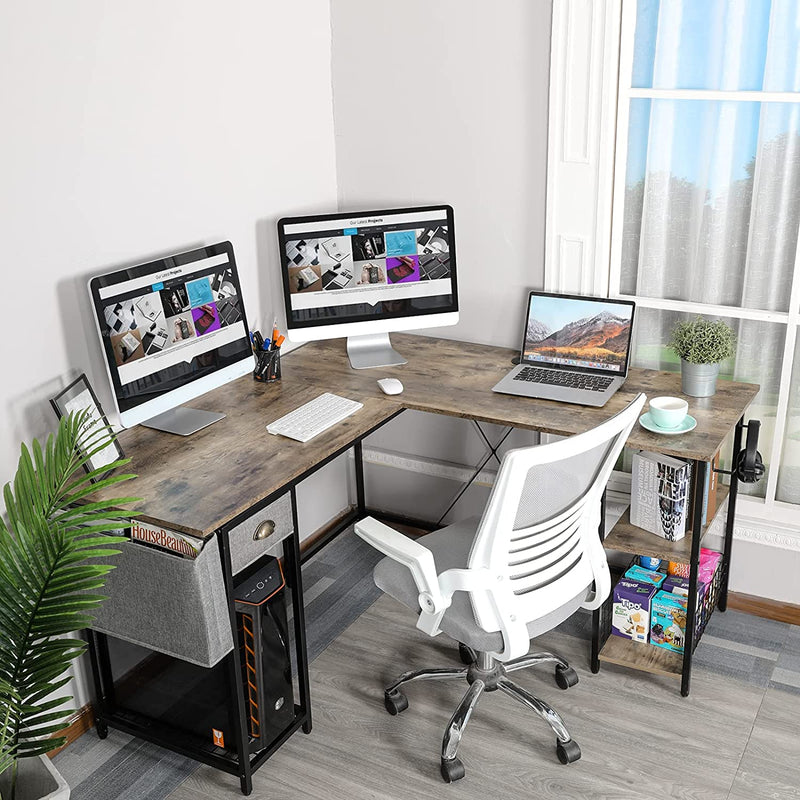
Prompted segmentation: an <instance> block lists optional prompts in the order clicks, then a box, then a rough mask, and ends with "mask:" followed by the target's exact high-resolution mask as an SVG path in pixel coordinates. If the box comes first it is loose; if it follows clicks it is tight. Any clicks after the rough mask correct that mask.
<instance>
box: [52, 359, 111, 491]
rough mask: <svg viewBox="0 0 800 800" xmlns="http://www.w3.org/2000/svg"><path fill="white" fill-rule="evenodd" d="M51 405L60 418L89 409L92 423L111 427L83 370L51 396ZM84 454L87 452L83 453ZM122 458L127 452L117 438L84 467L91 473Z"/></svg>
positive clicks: (104, 476)
mask: <svg viewBox="0 0 800 800" xmlns="http://www.w3.org/2000/svg"><path fill="white" fill-rule="evenodd" d="M50 405H51V406H52V407H53V410H54V411H55V412H56V416H57V417H58V418H59V419H61V418H62V417H65V416H67V414H70V413H73V412H76V411H88V412H89V417H90V418H91V419H92V420H94V422H93V423H92V425H96V424H98V423H99V424H100V425H101V426H102V427H110V424H109V422H108V418H107V417H106V415H105V412H104V411H103V408H102V406H101V405H100V401H99V400H98V399H97V395H96V394H95V393H94V389H92V385H91V384H90V383H89V379H88V378H87V377H86V374H85V373H83V372H81V374H80V375H78V377H77V378H76V379H75V380H74V381H72V383H70V384H69V386H67V387H66V388H64V389H62V390H61V391H60V392H59V393H58V394H57V395H56V396H55V397H53V398H51V399H50ZM82 455H85V454H84V453H82ZM122 458H125V453H124V452H123V451H122V447H121V446H120V444H119V442H118V441H117V440H116V438H115V439H113V440H112V441H110V442H109V443H108V446H107V447H104V448H103V449H102V450H101V451H100V452H98V453H95V454H94V455H93V456H92V457H91V458H90V459H89V460H87V461H86V462H84V464H83V468H84V469H85V470H86V472H87V473H91V472H94V471H95V470H98V469H100V468H102V467H103V466H105V465H106V464H112V463H113V462H114V461H118V460H119V459H122ZM112 472H113V470H108V471H107V472H105V473H103V474H102V475H98V476H94V477H93V478H90V480H91V481H92V483H97V482H98V481H101V480H104V479H105V478H107V477H108V476H109V475H110V474H111V473H112Z"/></svg>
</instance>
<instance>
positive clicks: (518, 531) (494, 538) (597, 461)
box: [468, 394, 646, 661]
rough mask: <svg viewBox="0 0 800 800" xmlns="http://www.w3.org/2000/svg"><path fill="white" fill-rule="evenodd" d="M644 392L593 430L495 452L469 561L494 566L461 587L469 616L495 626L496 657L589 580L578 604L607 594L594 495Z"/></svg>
mask: <svg viewBox="0 0 800 800" xmlns="http://www.w3.org/2000/svg"><path fill="white" fill-rule="evenodd" d="M645 399H646V398H645V396H644V394H640V395H638V397H636V398H635V399H634V400H633V402H631V403H630V404H629V405H628V406H627V407H626V408H625V409H624V410H622V411H620V412H619V413H618V414H616V415H615V416H614V417H612V418H611V419H609V420H607V421H606V422H604V423H602V424H601V425H599V426H598V427H596V428H594V429H593V430H590V431H586V432H585V433H581V434H577V435H576V436H571V437H569V438H567V439H562V440H560V441H557V442H553V443H552V444H545V445H538V446H535V447H526V448H521V449H518V450H511V451H509V452H508V453H507V454H506V455H505V457H504V458H503V462H502V464H501V465H500V470H499V472H498V474H497V480H496V481H495V485H494V488H493V490H492V494H491V496H490V498H489V502H488V503H487V505H486V509H485V510H484V513H483V516H482V518H481V521H480V525H479V527H478V531H477V533H476V535H475V540H474V542H473V544H472V549H471V551H470V555H469V565H468V568H469V569H470V570H488V571H489V574H490V575H491V576H493V580H492V581H491V582H490V584H489V588H486V589H473V590H472V591H471V592H470V597H471V601H472V607H473V610H474V612H475V620H476V622H477V623H478V624H479V625H480V626H481V627H482V628H483V629H484V630H486V631H501V632H502V634H503V640H504V650H503V652H502V653H496V654H495V656H496V657H497V658H499V659H500V660H502V661H507V660H509V659H512V658H517V657H519V656H522V655H524V654H525V653H527V651H528V648H529V646H530V642H529V637H528V630H527V624H528V623H529V622H531V621H533V620H536V619H540V618H542V617H544V616H545V615H547V614H549V613H551V612H553V611H556V610H557V609H558V608H560V607H561V606H564V605H566V604H567V603H569V602H574V600H575V598H576V597H578V596H581V597H583V596H586V595H587V590H588V589H590V588H591V586H592V583H594V591H593V592H590V593H589V594H588V596H587V599H586V601H585V602H584V603H583V606H584V607H585V608H597V607H599V605H600V604H601V603H602V602H603V600H604V599H605V598H606V597H607V596H608V593H609V591H610V590H611V576H610V574H609V571H608V563H607V561H606V555H605V550H604V549H603V545H602V542H601V541H600V537H599V533H598V528H599V525H600V511H601V497H602V493H603V490H604V489H605V486H606V484H607V482H608V478H609V476H610V474H611V470H612V469H613V467H614V463H615V462H616V460H617V457H618V456H619V454H620V451H621V450H622V448H623V446H624V445H625V441H626V439H627V438H628V434H629V433H630V430H631V428H632V427H633V424H634V423H635V422H636V420H637V419H638V416H639V414H640V413H641V410H642V406H643V405H644V402H645Z"/></svg>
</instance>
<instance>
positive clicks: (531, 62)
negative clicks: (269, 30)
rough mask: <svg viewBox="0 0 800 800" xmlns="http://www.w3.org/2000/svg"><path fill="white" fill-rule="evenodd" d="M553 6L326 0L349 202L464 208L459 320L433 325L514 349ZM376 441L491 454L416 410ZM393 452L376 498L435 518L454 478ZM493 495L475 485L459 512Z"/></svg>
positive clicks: (401, 448)
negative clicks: (425, 471) (423, 471)
mask: <svg viewBox="0 0 800 800" xmlns="http://www.w3.org/2000/svg"><path fill="white" fill-rule="evenodd" d="M551 11H552V4H551V2H549V0H504V2H502V3H487V2H485V1H483V0H480V1H479V0H437V2H430V0H382V1H381V2H374V1H373V0H333V2H332V3H331V26H332V31H333V61H332V65H333V100H334V121H335V130H336V165H337V176H338V185H339V202H340V207H341V208H343V209H350V210H358V209H368V208H371V207H372V208H374V207H381V206H386V207H392V206H400V205H405V204H407V205H414V204H420V203H428V202H430V203H436V202H447V203H450V204H452V205H453V207H454V209H455V222H456V225H455V227H456V244H457V255H458V275H459V299H460V304H461V314H460V322H459V323H458V325H456V326H455V327H452V328H438V329H432V330H431V331H430V333H431V334H432V335H434V336H446V337H448V338H455V339H461V340H463V341H472V342H486V343H490V344H497V345H504V346H508V347H518V346H519V340H520V331H521V326H522V310H523V302H524V296H525V292H526V290H527V289H530V288H542V285H543V282H544V217H545V186H546V168H547V98H548V77H549V74H548V70H549V59H550V18H551ZM375 372H376V378H377V377H380V374H378V372H379V371H378V370H376V371H375ZM426 418H427V419H426ZM499 433H500V432H499V431H493V434H494V435H496V436H499ZM529 440H530V436H526V435H525V434H514V436H512V439H511V440H510V441H513V442H515V443H517V444H519V443H521V442H524V441H529ZM369 446H371V447H373V448H378V449H381V450H389V451H392V452H395V453H396V452H401V453H407V454H414V455H420V456H422V457H423V458H425V459H428V460H431V459H432V460H445V461H449V462H456V463H462V464H469V463H476V462H477V461H478V460H479V459H480V456H481V454H482V452H483V447H482V445H481V444H480V440H478V439H476V438H475V433H474V432H473V431H471V430H470V424H469V423H466V422H464V421H463V420H442V419H441V418H438V419H437V418H434V417H431V416H430V415H426V414H418V413H415V414H410V413H408V412H407V413H406V414H404V415H403V416H402V417H400V418H398V420H397V421H396V422H394V423H392V424H391V425H390V426H389V427H387V428H385V429H383V430H382V431H380V432H379V433H377V434H376V435H374V436H373V437H371V439H370V441H369ZM392 463H393V464H395V466H393V467H386V466H377V465H375V466H369V465H368V466H367V470H366V473H367V482H368V500H370V501H371V502H373V503H375V504H376V505H378V506H380V507H384V508H386V507H389V508H393V509H394V510H405V511H407V512H408V511H409V507H410V506H413V508H414V510H415V511H416V513H417V514H419V515H421V516H428V517H433V518H434V519H435V518H436V517H438V512H441V511H443V510H444V509H445V508H446V507H447V505H448V503H449V500H450V499H451V498H452V496H453V495H454V494H455V492H456V490H457V488H458V484H457V483H456V482H455V481H452V480H450V479H446V478H441V477H437V476H436V475H434V474H430V475H427V476H426V475H419V474H417V473H415V470H417V469H418V467H419V465H418V464H415V463H414V462H413V460H412V461H404V460H403V459H402V458H400V459H397V458H395V459H392ZM434 467H435V465H434ZM401 471H402V472H403V473H404V474H401ZM429 471H430V472H433V473H435V472H437V470H436V469H435V468H432V469H431V470H429ZM485 498H486V489H485V488H476V489H475V490H470V493H469V495H468V496H467V497H465V499H464V500H463V501H461V503H460V505H459V507H458V508H457V509H456V516H461V515H463V513H465V512H473V511H476V510H479V509H480V507H481V505H482V503H483V502H484V501H485Z"/></svg>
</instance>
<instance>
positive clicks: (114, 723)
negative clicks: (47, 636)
mask: <svg viewBox="0 0 800 800" xmlns="http://www.w3.org/2000/svg"><path fill="white" fill-rule="evenodd" d="M402 411H403V410H402V409H400V410H398V411H397V412H396V413H395V414H393V415H392V416H390V417H388V418H387V419H385V420H383V421H382V422H380V423H379V424H378V425H376V426H374V427H373V428H371V429H370V430H368V431H366V432H365V433H363V434H362V435H360V436H358V437H357V438H356V439H354V440H353V441H352V442H350V443H348V444H346V445H344V446H343V447H341V448H339V449H338V450H336V451H335V452H334V453H332V454H331V455H329V456H328V457H327V458H325V459H324V460H321V461H320V462H319V463H317V464H315V465H314V466H313V467H311V468H309V469H308V470H306V471H305V472H304V473H302V474H301V475H299V476H298V477H297V478H295V479H293V480H292V481H290V482H288V483H287V484H286V485H285V486H283V487H281V488H280V489H278V490H276V491H275V492H273V493H272V494H271V495H269V496H268V497H266V498H265V499H264V500H262V501H260V502H259V503H257V504H254V505H253V506H252V507H250V508H248V509H247V510H246V511H244V512H242V513H241V514H239V515H237V516H236V517H234V518H233V519H232V520H231V521H230V522H229V523H228V524H226V525H225V526H224V527H222V528H220V529H218V530H217V531H216V536H217V538H218V541H219V545H220V557H221V560H222V569H223V576H224V581H225V588H226V592H227V597H228V610H229V613H230V619H231V627H232V630H233V631H234V632H235V631H236V611H235V606H234V601H233V585H234V579H233V573H232V567H231V554H230V546H229V541H228V535H229V532H230V531H231V530H232V529H233V528H235V527H236V526H237V525H239V524H241V523H242V522H244V521H246V520H247V519H249V518H250V517H252V516H253V515H254V514H256V513H258V512H259V511H260V510H262V509H263V508H265V507H266V506H268V505H269V504H270V503H272V502H274V501H275V500H276V499H278V498H279V497H281V496H283V495H284V494H285V493H286V492H287V491H288V492H289V493H290V496H291V506H292V522H293V531H292V533H291V534H290V535H289V536H287V537H286V539H288V540H289V546H288V547H286V546H285V545H284V556H285V567H286V569H285V575H286V578H287V583H288V585H289V588H290V593H291V600H292V607H293V609H294V634H295V651H296V657H297V670H298V690H299V695H300V697H299V700H300V702H299V703H297V704H295V714H294V719H293V720H292V722H291V724H290V725H288V726H287V727H286V728H285V729H284V730H283V731H282V732H281V733H280V734H279V735H278V736H277V737H276V738H275V739H274V740H273V741H272V743H271V744H270V745H269V746H268V747H266V748H264V749H263V750H261V751H259V752H258V753H255V754H252V755H251V754H250V752H249V748H248V733H247V709H246V704H245V698H244V690H243V686H242V682H241V678H240V676H241V661H240V658H239V650H238V648H237V647H234V648H233V650H232V651H231V652H230V653H229V654H228V655H226V656H225V664H226V673H227V678H228V683H229V691H230V697H231V699H232V702H234V703H235V707H236V711H237V714H238V722H239V724H238V726H237V728H236V731H235V734H236V735H235V738H236V742H235V749H234V750H230V751H228V752H226V753H225V754H224V755H223V754H219V753H215V752H211V751H210V749H209V748H200V747H198V746H197V744H196V743H195V742H194V741H193V739H192V737H189V736H188V735H187V734H184V733H183V732H182V731H179V730H177V729H175V728H173V727H171V726H169V725H167V724H165V723H163V722H162V721H160V720H153V719H151V718H149V717H145V716H144V715H133V714H131V713H130V712H128V711H125V713H124V714H120V713H119V712H118V711H117V709H116V708H115V699H114V681H113V677H112V672H111V665H110V659H109V651H108V641H107V637H106V635H105V634H102V633H99V632H96V631H87V635H88V642H89V655H90V659H91V665H92V675H93V679H94V689H95V697H96V706H95V712H96V725H97V731H98V735H99V736H100V737H101V738H105V737H106V736H107V735H108V728H109V727H113V728H116V729H118V730H121V731H124V732H125V733H128V734H131V735H133V736H137V737H139V738H141V739H144V740H146V741H149V742H152V743H154V744H157V745H159V746H161V747H164V748H166V749H168V750H171V751H174V752H177V753H180V754H181V755H184V756H187V757H189V758H192V759H194V760H196V761H198V762H201V763H203V764H208V765H210V766H212V767H215V768H216V769H219V770H222V771H224V772H227V773H229V774H232V775H237V776H238V777H239V780H240V784H241V790H242V793H243V794H245V795H249V794H250V793H251V792H252V788H253V773H254V772H255V771H256V770H257V769H258V768H259V767H260V766H261V765H262V764H263V763H264V762H266V761H267V760H268V759H269V758H270V756H271V755H272V754H273V753H274V752H275V751H276V750H278V748H279V747H280V746H281V745H282V744H283V743H284V742H285V741H286V740H287V739H289V737H290V736H291V735H292V734H293V733H294V732H295V731H297V730H298V729H302V730H303V732H304V733H310V732H311V727H312V721H311V697H310V689H309V676H308V654H307V652H306V635H305V618H304V610H303V589H302V573H301V566H302V563H303V562H305V561H306V560H308V559H309V558H311V556H313V555H314V554H315V553H317V552H318V551H319V550H320V549H322V548H323V547H324V546H325V545H326V544H328V543H329V542H330V541H332V540H333V539H334V538H335V537H336V536H338V535H339V534H340V533H341V532H343V531H344V530H346V529H347V528H348V527H349V526H350V525H352V524H353V523H354V522H356V521H357V520H359V519H362V518H363V517H365V516H367V515H368V514H370V513H375V514H376V515H379V516H380V517H381V518H382V519H386V520H389V521H396V522H402V523H406V524H411V525H414V526H417V527H422V528H426V529H433V528H435V527H438V526H437V525H431V523H430V522H429V521H425V520H419V519H415V518H412V517H406V516H402V515H398V514H390V513H389V514H387V513H386V512H382V511H373V510H372V509H369V508H367V506H366V500H365V490H364V466H363V453H362V446H363V440H364V439H365V438H367V437H368V436H370V435H371V434H373V433H374V432H375V431H377V430H378V429H380V428H381V427H383V425H385V424H387V423H388V422H390V421H391V420H393V419H395V418H396V417H397V416H399V415H400V414H401V413H402ZM473 422H475V425H476V427H477V429H478V431H479V433H480V434H481V437H482V438H483V440H484V442H485V444H486V446H487V447H488V449H489V451H490V452H489V453H488V454H487V455H485V457H484V458H483V459H482V460H481V462H480V464H479V465H478V466H477V467H476V469H475V471H474V474H473V475H472V477H471V478H470V480H469V481H468V482H467V483H466V485H465V486H464V487H463V488H462V489H461V491H460V492H459V493H458V494H457V495H456V497H455V499H454V500H453V501H452V503H451V504H450V506H449V508H448V509H447V511H449V510H450V509H451V508H452V507H453V506H454V505H455V503H456V502H457V501H458V499H459V498H460V497H461V496H462V495H463V493H464V491H465V490H466V488H467V487H468V486H469V485H470V484H471V483H472V481H474V479H475V478H476V477H477V475H478V474H479V473H480V471H481V469H483V467H484V466H486V464H487V463H488V462H489V461H490V460H491V459H492V458H494V459H495V460H497V461H498V463H499V461H500V458H499V456H498V452H497V451H498V448H499V447H500V446H501V445H502V443H503V442H504V441H505V438H506V437H507V436H508V435H509V433H510V432H511V430H513V428H509V429H508V430H507V431H505V432H504V433H503V436H502V438H501V439H500V441H499V442H498V443H497V444H496V445H492V444H491V443H490V442H489V440H488V438H487V437H486V435H485V433H484V431H483V430H482V429H481V428H480V425H478V423H477V422H476V421H474V420H473ZM743 423H744V418H743V417H742V418H741V419H740V420H739V422H738V423H737V426H736V429H735V434H734V442H733V453H734V454H735V453H738V452H739V450H740V448H741V438H742V427H743ZM350 449H352V450H353V452H354V460H355V485H356V504H355V506H354V507H352V508H351V510H350V511H349V512H348V513H347V514H345V515H344V516H343V517H342V518H341V519H340V520H339V521H338V522H337V524H336V525H335V526H334V527H332V528H331V529H330V530H329V531H328V532H326V534H325V536H324V537H321V538H319V539H317V540H315V541H314V542H313V544H312V545H311V546H310V547H308V548H307V549H305V550H304V552H303V554H302V556H301V553H300V543H299V533H298V525H297V494H296V489H297V485H298V484H299V483H301V482H302V481H303V480H305V479H306V478H308V477H310V476H311V475H313V474H314V473H315V472H317V471H318V470H320V469H321V468H322V467H324V466H325V465H327V464H328V463H330V462H331V461H333V460H334V459H336V458H338V457H339V456H341V455H342V454H343V453H345V452H347V451H349V450H350ZM708 467H709V465H708V464H707V463H706V462H704V461H694V462H693V471H694V479H693V492H695V494H696V496H699V495H698V494H697V493H698V491H699V488H698V487H703V486H704V485H705V474H706V469H707V468H708ZM736 488H737V478H736V474H735V470H734V471H733V474H732V475H731V487H730V494H729V497H728V516H727V523H726V530H725V546H724V552H723V559H722V567H721V568H722V570H723V584H722V591H721V594H720V596H719V603H718V605H719V608H720V610H721V611H725V609H726V606H727V592H728V573H729V566H730V552H731V544H732V540H733V522H734V518H735V511H736V496H737V491H736ZM447 511H445V514H447ZM604 512H605V496H604V498H603V521H602V522H601V525H600V536H601V538H603V536H604ZM701 521H702V503H695V512H694V518H693V528H692V535H693V539H692V557H691V575H690V590H689V607H688V611H687V626H686V627H687V629H686V647H685V650H684V656H683V672H682V683H681V693H682V694H683V695H684V696H686V695H688V694H689V687H690V680H691V668H692V656H693V654H694V650H695V648H696V647H697V644H698V642H699V640H700V635H702V631H700V632H699V634H700V635H698V636H697V637H695V635H694V619H695V616H696V611H697V609H696V601H697V579H698V564H699V554H700V543H701V529H702V525H701ZM286 539H284V540H283V541H284V542H285V541H286ZM256 563H258V562H256ZM610 610H611V601H610V599H609V600H608V601H607V602H606V603H605V604H604V605H603V606H601V608H600V609H598V610H597V611H595V612H594V613H593V636H592V651H591V669H592V671H593V672H597V671H598V670H599V668H600V662H599V658H598V656H599V651H600V648H601V647H602V644H603V641H604V639H603V638H602V630H603V626H604V622H605V621H608V622H609V623H610ZM606 635H607V634H606Z"/></svg>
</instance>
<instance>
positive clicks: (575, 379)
mask: <svg viewBox="0 0 800 800" xmlns="http://www.w3.org/2000/svg"><path fill="white" fill-rule="evenodd" d="M514 380H515V381H528V382H529V383H546V384H549V385H550V386H563V387H564V388H565V389H586V390H587V391H593V392H602V391H605V390H606V389H607V388H608V387H609V386H610V385H611V383H612V381H613V380H614V379H613V378H606V377H604V376H602V375H584V374H583V373H580V372H562V371H561V370H555V369H539V368H538V367H524V368H523V369H521V370H520V371H519V372H518V373H517V374H516V375H515V376H514Z"/></svg>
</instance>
